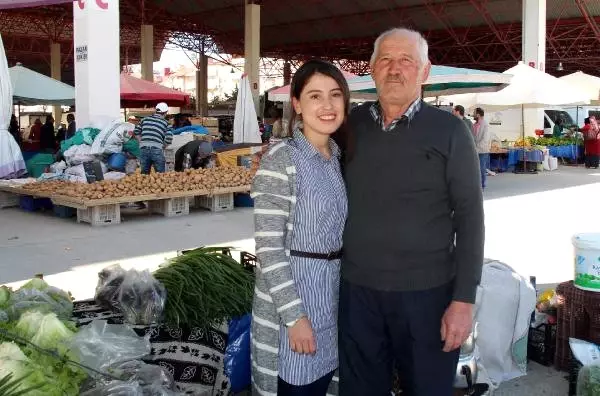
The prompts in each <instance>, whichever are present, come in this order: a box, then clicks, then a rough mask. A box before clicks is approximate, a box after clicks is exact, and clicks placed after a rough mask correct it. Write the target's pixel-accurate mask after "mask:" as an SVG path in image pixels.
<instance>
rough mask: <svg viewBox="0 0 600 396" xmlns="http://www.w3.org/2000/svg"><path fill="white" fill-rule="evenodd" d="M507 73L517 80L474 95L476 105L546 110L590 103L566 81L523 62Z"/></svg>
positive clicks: (585, 96) (582, 93)
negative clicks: (496, 88)
mask: <svg viewBox="0 0 600 396" xmlns="http://www.w3.org/2000/svg"><path fill="white" fill-rule="evenodd" d="M504 73H505V74H512V75H513V78H512V80H511V83H510V85H509V86H508V87H506V88H504V89H503V90H502V91H498V92H493V93H480V94H475V95H474V96H473V102H474V103H476V104H478V105H485V106H499V107H512V106H518V107H521V106H525V107H534V108H536V107H545V106H560V105H570V104H572V105H575V104H586V103H589V98H588V97H587V95H586V94H585V92H583V91H581V90H580V89H577V87H574V86H572V85H571V84H569V83H568V82H566V81H563V80H560V79H558V78H556V77H554V76H551V75H550V74H547V73H544V72H542V71H540V70H537V69H534V68H533V67H530V66H527V65H525V64H524V63H522V62H519V64H517V65H516V66H514V67H512V68H510V69H508V70H507V71H505V72H504Z"/></svg>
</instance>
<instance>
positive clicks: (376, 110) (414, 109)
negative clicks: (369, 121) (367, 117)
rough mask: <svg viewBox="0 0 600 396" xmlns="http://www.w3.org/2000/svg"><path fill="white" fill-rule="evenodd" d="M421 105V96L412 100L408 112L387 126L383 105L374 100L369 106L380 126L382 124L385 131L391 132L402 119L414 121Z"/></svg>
mask: <svg viewBox="0 0 600 396" xmlns="http://www.w3.org/2000/svg"><path fill="white" fill-rule="evenodd" d="M421 107H422V101H421V98H420V97H419V98H417V99H416V100H415V101H414V102H412V103H411V104H410V106H408V109H406V112H405V113H404V114H402V116H401V117H400V118H396V119H395V120H394V121H392V122H391V123H390V125H388V126H387V127H386V126H385V118H384V117H383V110H382V109H381V105H380V104H379V102H374V103H373V104H372V105H371V107H370V108H369V111H370V112H371V116H372V117H373V119H374V120H375V122H377V123H378V124H379V126H381V129H382V130H384V131H385V132H389V131H391V130H392V129H394V128H396V125H398V123H399V122H400V121H402V120H408V121H409V122H410V121H412V119H413V118H414V116H415V114H417V113H418V112H419V110H421Z"/></svg>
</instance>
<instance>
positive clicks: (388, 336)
mask: <svg viewBox="0 0 600 396" xmlns="http://www.w3.org/2000/svg"><path fill="white" fill-rule="evenodd" d="M430 68H431V63H430V61H429V59H428V44H427V41H426V40H425V38H424V37H423V36H422V35H421V34H420V33H418V32H415V31H412V30H408V29H392V30H389V31H387V32H385V33H383V34H382V35H380V36H379V38H378V39H377V40H376V41H375V45H374V51H373V55H372V57H371V74H372V76H373V80H374V81H375V86H376V89H377V95H378V98H379V100H378V101H377V102H366V103H363V104H362V105H360V106H358V107H357V108H355V109H354V110H353V111H352V113H351V114H350V117H349V119H348V126H349V128H350V138H351V139H350V143H351V144H349V145H348V148H347V150H346V161H345V162H344V167H345V169H344V172H345V179H346V186H347V194H348V220H347V222H346V229H345V231H344V251H343V257H342V266H341V268H342V281H341V288H340V303H339V323H338V326H339V344H340V348H339V354H340V355H339V356H340V382H339V386H340V392H339V394H340V396H390V394H391V391H392V378H393V371H394V370H393V368H394V366H395V365H396V366H397V367H398V375H399V377H400V384H401V386H402V395H405V394H406V395H407V396H408V395H410V396H451V395H452V394H453V391H454V389H453V384H454V378H455V375H456V367H457V362H458V358H459V348H460V346H461V344H462V343H463V342H464V341H465V340H466V339H467V337H468V336H469V335H470V333H471V331H472V321H473V304H474V303H475V295H476V291H477V286H478V284H479V281H480V278H481V269H482V265H483V246H484V222H483V193H482V190H481V185H480V178H479V167H478V159H477V152H476V150H475V144H474V141H473V138H472V136H471V133H470V132H469V131H468V129H467V127H466V126H465V123H464V122H462V121H461V120H459V119H457V118H456V117H454V116H453V115H452V114H450V113H449V112H447V111H444V110H441V109H438V108H436V107H434V106H431V105H429V104H427V103H425V102H424V101H423V100H422V98H421V89H422V86H423V83H424V82H425V81H426V80H427V78H428V75H429V70H430Z"/></svg>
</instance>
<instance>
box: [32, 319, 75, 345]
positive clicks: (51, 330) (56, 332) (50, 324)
mask: <svg viewBox="0 0 600 396" xmlns="http://www.w3.org/2000/svg"><path fill="white" fill-rule="evenodd" d="M73 335H74V333H73V332H72V331H71V330H69V329H68V328H67V327H66V326H65V325H64V323H63V322H61V321H60V319H58V317H57V316H56V314H53V313H49V314H46V315H44V316H43V318H42V319H41V321H40V323H39V328H38V330H37V332H36V333H35V335H34V336H33V337H32V338H31V342H33V343H34V344H35V345H37V346H39V347H41V348H45V349H51V350H54V349H56V350H57V351H58V352H59V353H60V354H61V355H62V354H64V353H65V352H67V351H68V341H69V340H70V339H71V338H72V337H73Z"/></svg>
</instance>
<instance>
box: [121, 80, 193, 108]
mask: <svg viewBox="0 0 600 396" xmlns="http://www.w3.org/2000/svg"><path fill="white" fill-rule="evenodd" d="M159 102H165V103H167V104H168V105H169V106H172V107H182V106H185V105H187V104H189V103H190V95H189V94H187V93H185V92H181V91H177V90H175V89H171V88H167V87H165V86H163V85H160V84H155V83H153V82H150V81H146V80H141V79H139V78H135V77H133V76H130V75H129V74H125V73H123V74H121V107H123V108H143V107H154V106H156V104H157V103H159Z"/></svg>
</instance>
